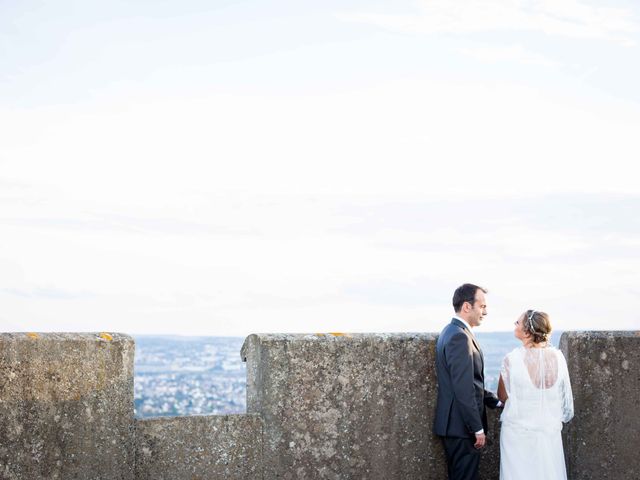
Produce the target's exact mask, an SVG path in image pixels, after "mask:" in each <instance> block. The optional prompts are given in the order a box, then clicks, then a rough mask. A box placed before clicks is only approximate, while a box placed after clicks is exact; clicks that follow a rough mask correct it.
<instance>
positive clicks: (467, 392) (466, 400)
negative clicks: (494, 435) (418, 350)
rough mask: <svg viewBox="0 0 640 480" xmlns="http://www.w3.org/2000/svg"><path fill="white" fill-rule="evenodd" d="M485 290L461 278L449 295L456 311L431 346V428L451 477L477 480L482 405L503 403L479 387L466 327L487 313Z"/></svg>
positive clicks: (478, 363)
mask: <svg viewBox="0 0 640 480" xmlns="http://www.w3.org/2000/svg"><path fill="white" fill-rule="evenodd" d="M485 293H487V290H485V289H484V288H482V287H478V286H477V285H473V284H471V283H465V284H464V285H462V286H460V287H458V288H457V289H456V291H455V292H454V294H453V308H454V310H455V313H456V314H455V316H454V317H453V319H452V320H451V323H449V325H447V326H446V327H444V329H443V330H442V333H440V336H439V337H438V343H437V345H436V372H437V375H438V403H437V406H436V419H435V425H434V429H433V431H434V433H435V434H436V435H438V436H440V437H441V438H442V442H443V444H444V450H445V453H446V455H447V467H448V471H449V479H450V480H477V479H478V478H479V477H478V466H479V465H480V449H481V448H482V447H484V445H485V442H486V436H485V434H486V432H487V415H486V412H485V405H486V406H488V407H490V408H496V407H500V406H502V404H501V402H500V401H499V400H498V398H497V397H496V396H495V395H494V394H493V393H491V392H488V391H486V390H485V389H484V372H483V369H484V357H483V356H482V351H481V350H480V346H479V345H478V342H477V341H476V339H475V337H474V336H473V333H472V332H471V329H472V328H473V327H477V326H478V325H480V324H481V323H482V320H483V318H484V316H485V315H486V314H487V304H486V300H485Z"/></svg>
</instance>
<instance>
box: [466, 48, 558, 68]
mask: <svg viewBox="0 0 640 480" xmlns="http://www.w3.org/2000/svg"><path fill="white" fill-rule="evenodd" d="M458 51H459V52H461V53H463V54H465V55H468V56H470V57H472V58H474V59H476V60H478V61H480V62H483V63H498V62H505V61H510V62H516V63H522V64H525V65H541V66H543V67H553V66H556V65H558V62H555V61H553V60H551V59H549V58H547V57H545V56H544V55H541V54H539V53H535V52H531V51H528V50H526V49H525V48H524V47H523V46H522V45H520V44H514V45H508V46H492V45H484V46H476V47H466V48H460V49H459V50H458Z"/></svg>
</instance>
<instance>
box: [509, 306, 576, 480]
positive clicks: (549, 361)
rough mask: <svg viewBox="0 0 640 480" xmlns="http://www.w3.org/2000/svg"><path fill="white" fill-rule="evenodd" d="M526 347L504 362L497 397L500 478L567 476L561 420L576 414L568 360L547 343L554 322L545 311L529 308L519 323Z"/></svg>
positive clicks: (519, 335) (517, 332) (517, 331)
mask: <svg viewBox="0 0 640 480" xmlns="http://www.w3.org/2000/svg"><path fill="white" fill-rule="evenodd" d="M515 325H516V326H515V329H514V334H515V336H516V338H518V339H519V340H521V341H522V346H521V347H519V348H516V349H515V350H513V351H512V352H511V353H509V354H507V356H506V357H505V358H504V360H503V362H502V370H501V373H500V380H499V383H498V398H499V399H500V400H501V401H502V402H503V403H504V404H505V406H504V410H503V412H502V415H501V417H500V421H501V422H502V427H501V429H500V480H527V479H531V480H541V479H545V480H556V479H557V480H564V479H566V478H567V472H566V468H565V462H564V451H563V449H562V435H561V431H562V424H563V422H564V423H566V422H568V421H569V420H571V418H572V417H573V396H572V393H571V384H570V382H569V371H568V369H567V362H566V360H565V358H564V355H562V352H561V351H560V350H558V349H557V348H555V347H553V346H552V345H551V344H550V342H549V335H550V334H551V323H550V322H549V316H548V315H547V314H546V313H544V312H537V311H535V310H527V311H526V312H524V313H523V314H522V315H521V316H520V318H518V320H517V321H516V323H515Z"/></svg>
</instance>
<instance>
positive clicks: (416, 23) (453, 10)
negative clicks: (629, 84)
mask: <svg viewBox="0 0 640 480" xmlns="http://www.w3.org/2000/svg"><path fill="white" fill-rule="evenodd" d="M418 6H419V12H418V13H398V14H378V13H367V12H352V13H340V14H338V15H337V17H338V18H339V19H340V20H343V21H348V22H361V23H367V24H371V25H376V26H379V27H382V28H385V29H387V30H391V31H397V32H404V33H416V34H437V33H450V34H469V33H484V32H495V31H505V32H506V31H528V32H536V33H544V34H546V35H553V36H561V37H567V38H577V39H602V40H608V41H612V42H615V43H617V44H619V45H623V46H627V47H628V46H634V45H635V44H636V41H635V40H634V39H633V38H632V35H633V34H634V33H637V32H638V23H637V21H636V20H635V19H634V18H633V12H631V11H630V10H629V9H625V8H613V7H598V6H592V5H587V4H586V3H584V2H581V1H580V0H541V1H540V0H539V1H513V0H485V1H480V2H477V1H471V0H467V1H455V2H451V1H448V0H424V1H422V2H420V3H419V4H418Z"/></svg>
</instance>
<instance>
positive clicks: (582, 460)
mask: <svg viewBox="0 0 640 480" xmlns="http://www.w3.org/2000/svg"><path fill="white" fill-rule="evenodd" d="M560 348H561V349H562V351H563V352H564V354H565V356H566V357H567V363H568V366H569V375H570V376H571V387H572V389H573V397H574V404H575V412H576V413H575V417H574V419H573V420H572V421H571V422H569V424H568V425H567V426H566V427H565V429H564V432H563V433H564V443H565V455H566V459H567V469H568V472H569V478H571V479H580V480H591V479H606V478H611V479H625V480H626V479H629V480H630V479H638V478H640V451H639V447H640V440H639V435H640V433H639V432H640V414H639V413H638V409H639V407H640V332H638V331H636V332H566V333H564V334H563V335H562V338H561V339H560Z"/></svg>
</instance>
